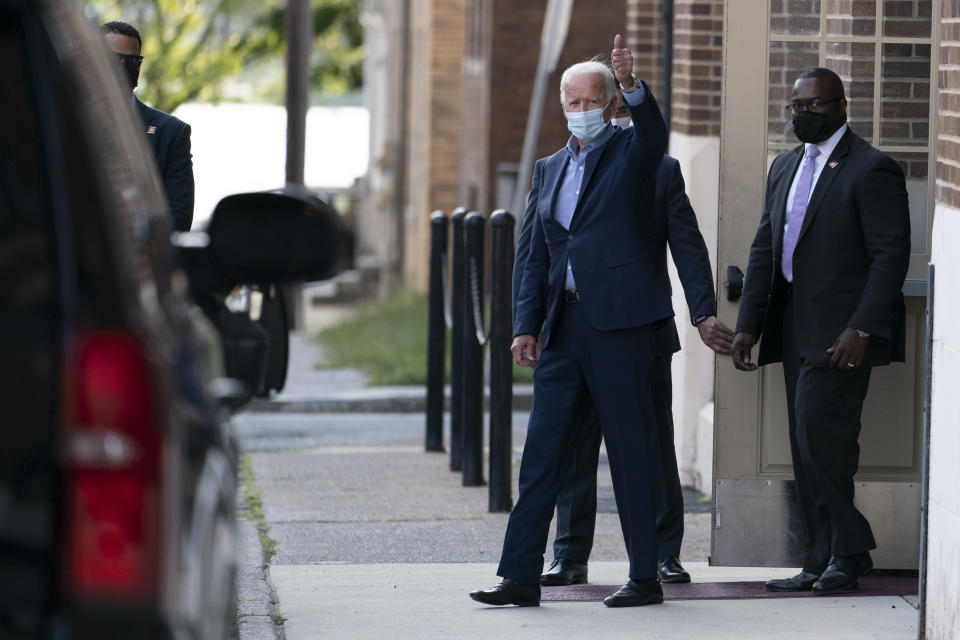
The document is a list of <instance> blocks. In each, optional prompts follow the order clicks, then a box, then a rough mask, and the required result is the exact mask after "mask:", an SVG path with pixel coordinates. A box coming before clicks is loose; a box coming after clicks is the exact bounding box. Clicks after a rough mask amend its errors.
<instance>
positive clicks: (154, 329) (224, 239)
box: [0, 0, 340, 640]
mask: <svg viewBox="0 0 960 640" xmlns="http://www.w3.org/2000/svg"><path fill="white" fill-rule="evenodd" d="M115 66H116V63H115V61H114V60H113V58H112V56H110V55H109V54H108V52H107V49H106V46H105V45H104V43H103V40H102V37H101V35H100V34H99V32H98V31H97V29H96V28H95V25H93V24H91V23H90V22H89V21H88V19H87V18H86V17H85V16H84V14H83V10H82V3H81V2H78V1H76V0H0V407H2V419H0V420H2V422H0V435H2V442H0V638H2V639H3V640H11V639H21V638H30V639H33V638H64V639H68V638H69V639H79V638H96V639H97V640H107V639H109V640H114V639H119V638H136V639H138V640H142V639H149V638H216V639H219V638H224V637H226V636H227V635H229V633H230V631H231V627H232V625H231V620H230V616H231V611H232V609H233V602H234V573H235V562H234V546H235V527H234V504H235V503H234V501H235V486H236V459H235V453H234V451H233V448H232V445H231V438H230V436H229V428H228V422H227V420H228V417H229V413H230V411H232V410H234V409H236V408H237V407H239V406H241V405H242V404H243V403H244V402H245V401H246V400H247V399H248V398H249V397H250V395H251V394H252V393H255V392H257V390H258V389H262V387H263V379H264V371H265V369H266V364H265V363H266V360H268V358H269V349H268V346H269V345H268V344H267V343H265V339H264V335H263V333H264V332H263V331H262V329H257V328H256V327H255V326H254V324H253V323H252V321H251V320H250V319H249V317H248V316H245V315H243V314H235V313H231V312H230V311H229V310H227V309H226V307H225V306H224V299H225V298H226V297H227V296H228V295H229V294H230V292H231V291H232V290H234V289H235V288H236V287H239V286H253V287H256V288H258V289H259V290H261V291H273V290H276V289H278V288H279V284H280V283H284V282H292V281H296V280H300V279H320V278H325V277H329V276H331V275H333V271H334V269H335V264H336V253H337V251H336V249H337V246H338V237H339V233H340V232H339V226H338V221H337V216H336V214H335V213H333V211H332V210H331V209H330V208H329V207H327V206H326V205H325V204H323V203H322V202H320V201H319V200H316V199H315V198H312V197H311V196H309V195H305V194H292V193H287V192H276V193H260V194H246V195H237V196H231V197H229V198H226V199H225V200H224V201H222V202H221V203H220V204H219V205H218V207H217V209H216V211H215V212H214V214H213V216H212V218H211V222H210V225H209V226H208V228H207V231H206V232H205V233H187V234H179V235H178V234H173V235H171V224H170V221H169V219H168V214H167V211H166V203H165V202H164V196H163V191H162V188H161V186H160V181H159V178H158V176H157V173H156V169H155V166H154V163H153V159H152V157H151V155H150V152H149V149H148V147H147V144H146V140H145V139H144V133H143V131H142V126H141V123H139V121H138V116H137V114H136V113H135V111H134V108H133V105H132V103H131V101H130V99H129V93H125V92H124V90H123V89H122V88H121V86H122V79H121V77H120V72H119V69H117V68H115Z"/></svg>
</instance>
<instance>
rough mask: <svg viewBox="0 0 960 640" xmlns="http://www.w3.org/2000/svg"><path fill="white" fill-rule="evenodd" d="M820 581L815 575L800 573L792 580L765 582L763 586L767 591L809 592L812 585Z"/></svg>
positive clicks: (783, 579)
mask: <svg viewBox="0 0 960 640" xmlns="http://www.w3.org/2000/svg"><path fill="white" fill-rule="evenodd" d="M819 579H820V576H819V575H817V574H816V573H810V572H809V571H801V572H800V573H798V574H797V575H795V576H793V577H792V578H782V579H780V580H767V582H766V583H765V584H764V585H763V586H765V587H766V588H767V591H810V589H812V588H813V583H815V582H816V581H817V580H819Z"/></svg>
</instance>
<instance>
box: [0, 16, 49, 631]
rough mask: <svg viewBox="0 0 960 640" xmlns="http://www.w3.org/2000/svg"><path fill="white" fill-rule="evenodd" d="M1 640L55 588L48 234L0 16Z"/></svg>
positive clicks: (18, 60)
mask: <svg viewBox="0 0 960 640" xmlns="http://www.w3.org/2000/svg"><path fill="white" fill-rule="evenodd" d="M0 60H2V61H3V73H0V95H2V96H3V117H0V353H2V354H3V355H2V358H0V387H2V388H3V391H4V398H6V399H7V400H6V401H5V402H4V407H3V414H4V417H3V420H2V422H0V424H2V425H3V426H2V434H0V437H2V438H3V446H0V637H3V638H17V637H35V635H34V634H35V632H36V629H37V628H38V626H39V625H40V624H41V621H42V614H43V611H44V609H43V607H44V606H45V605H46V603H47V601H48V600H49V598H50V591H51V589H52V584H53V577H52V572H53V556H54V554H55V551H56V549H55V542H54V529H55V518H56V507H57V489H56V487H57V478H56V469H55V461H54V459H53V455H52V448H53V447H52V445H53V441H54V437H55V428H56V427H55V425H56V416H55V412H56V397H57V389H58V383H59V380H58V374H57V370H58V348H57V343H58V337H57V318H58V314H59V312H58V306H59V305H58V303H57V297H58V296H57V286H56V275H55V268H54V263H55V261H54V259H53V255H54V242H53V225H52V214H51V207H50V203H49V201H48V198H47V189H46V185H47V182H46V174H45V170H44V163H43V157H42V154H41V147H42V146H41V145H40V144H39V143H38V141H39V140H41V131H40V123H39V121H38V119H37V116H36V114H37V112H38V110H37V108H36V104H35V100H34V96H33V94H32V91H31V87H30V82H29V80H28V78H29V74H28V62H29V59H28V53H27V51H26V46H25V37H24V33H23V29H22V25H21V24H20V22H19V21H18V20H15V19H14V18H13V16H12V15H11V14H9V13H5V12H3V11H2V10H0Z"/></svg>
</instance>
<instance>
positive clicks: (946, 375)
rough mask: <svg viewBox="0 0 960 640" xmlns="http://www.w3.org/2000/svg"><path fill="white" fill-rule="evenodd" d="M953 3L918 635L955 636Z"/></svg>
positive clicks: (959, 38)
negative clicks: (923, 588)
mask: <svg viewBox="0 0 960 640" xmlns="http://www.w3.org/2000/svg"><path fill="white" fill-rule="evenodd" d="M958 16H960V0H943V5H942V20H941V22H940V37H941V42H940V66H939V83H938V84H939V87H938V96H937V97H938V118H937V120H938V122H937V131H938V133H937V190H936V198H937V206H936V210H935V212H934V222H933V234H932V247H931V262H933V264H934V265H935V269H936V271H935V284H934V308H933V323H934V329H933V359H932V362H931V368H932V376H931V407H930V470H929V482H930V486H929V493H928V505H927V517H928V523H927V561H926V568H927V588H926V616H925V629H924V631H925V634H926V637H927V638H929V639H930V640H939V639H941V638H942V639H947V638H957V637H960V607H958V606H957V600H958V598H960V545H958V544H957V541H958V540H960V465H957V455H958V454H960V402H958V401H957V388H958V387H960V336H958V335H957V332H956V331H954V330H953V327H954V326H955V325H956V319H957V318H958V317H960V289H958V287H957V285H956V283H957V282H960V254H958V252H957V250H956V247H957V244H958V242H960V18H958Z"/></svg>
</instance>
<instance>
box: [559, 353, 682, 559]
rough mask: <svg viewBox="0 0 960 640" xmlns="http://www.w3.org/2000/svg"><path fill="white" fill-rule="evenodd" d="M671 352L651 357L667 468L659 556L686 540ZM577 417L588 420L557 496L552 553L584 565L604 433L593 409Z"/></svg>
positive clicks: (652, 387) (580, 411)
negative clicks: (674, 443) (674, 433)
mask: <svg viewBox="0 0 960 640" xmlns="http://www.w3.org/2000/svg"><path fill="white" fill-rule="evenodd" d="M672 359H673V354H665V355H657V356H656V357H655V358H654V361H653V370H652V375H651V385H650V393H651V400H652V402H653V407H654V412H655V414H656V422H657V440H658V445H659V455H660V464H661V467H662V468H663V494H661V495H660V502H658V505H657V555H658V556H659V557H661V558H668V557H679V555H680V545H681V543H682V542H683V489H682V488H681V486H680V474H679V473H678V472H677V454H676V450H675V449H674V446H673V403H672V398H673V385H672V381H671V367H670V365H671V361H672ZM577 416H578V418H577V419H578V420H583V421H584V423H585V426H584V429H583V431H582V433H581V436H580V440H579V442H578V443H577V453H576V454H575V456H574V459H573V464H572V465H571V466H570V471H569V472H568V473H567V477H566V479H565V480H564V483H563V487H562V488H561V489H560V495H559V496H558V497H557V535H556V537H555V538H554V541H553V557H554V558H558V559H564V560H568V561H570V562H576V563H580V564H586V563H587V561H588V560H589V559H590V551H591V550H592V549H593V532H594V528H595V527H596V521H597V462H598V460H599V457H600V442H601V441H602V439H603V432H602V430H601V428H600V418H599V416H598V414H597V412H596V409H595V408H594V410H593V411H589V407H586V408H584V407H581V408H579V409H578V413H577Z"/></svg>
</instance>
